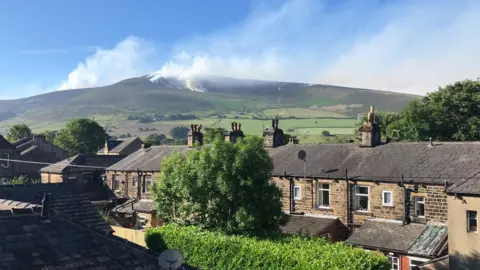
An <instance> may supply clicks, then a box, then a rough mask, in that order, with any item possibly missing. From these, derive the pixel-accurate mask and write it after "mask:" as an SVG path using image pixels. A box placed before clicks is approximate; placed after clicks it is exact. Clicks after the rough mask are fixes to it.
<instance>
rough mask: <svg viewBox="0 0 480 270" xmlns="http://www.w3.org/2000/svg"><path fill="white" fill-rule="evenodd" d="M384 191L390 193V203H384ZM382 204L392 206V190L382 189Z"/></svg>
mask: <svg viewBox="0 0 480 270" xmlns="http://www.w3.org/2000/svg"><path fill="white" fill-rule="evenodd" d="M385 193H390V203H385ZM382 205H383V206H393V191H391V190H384V191H382Z"/></svg>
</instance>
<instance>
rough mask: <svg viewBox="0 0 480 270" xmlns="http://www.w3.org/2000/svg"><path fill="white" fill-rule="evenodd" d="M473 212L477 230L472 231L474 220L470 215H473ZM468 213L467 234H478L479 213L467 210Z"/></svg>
mask: <svg viewBox="0 0 480 270" xmlns="http://www.w3.org/2000/svg"><path fill="white" fill-rule="evenodd" d="M473 212H474V213H475V223H476V226H475V230H472V229H471V228H470V226H471V225H470V220H472V218H471V217H470V215H469V214H470V213H473ZM466 213H467V232H469V233H477V232H478V212H477V211H475V210H467V211H466Z"/></svg>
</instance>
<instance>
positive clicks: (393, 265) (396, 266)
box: [388, 256, 400, 270]
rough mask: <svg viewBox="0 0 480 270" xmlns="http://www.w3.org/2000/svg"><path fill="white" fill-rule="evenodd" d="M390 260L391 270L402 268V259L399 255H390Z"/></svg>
mask: <svg viewBox="0 0 480 270" xmlns="http://www.w3.org/2000/svg"><path fill="white" fill-rule="evenodd" d="M388 261H389V262H390V270H400V260H399V259H398V257H394V256H389V257H388Z"/></svg>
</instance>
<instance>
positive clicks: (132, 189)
mask: <svg viewBox="0 0 480 270" xmlns="http://www.w3.org/2000/svg"><path fill="white" fill-rule="evenodd" d="M114 175H118V176H120V177H121V178H120V179H121V180H123V181H125V183H124V184H122V183H120V184H119V189H118V190H119V192H117V193H116V195H117V196H119V197H124V196H125V197H128V198H137V197H138V185H141V183H142V182H141V181H140V180H139V177H138V174H137V173H131V172H127V173H125V172H112V171H107V172H106V173H105V177H106V179H105V181H106V183H107V185H108V187H109V188H110V189H112V187H113V176H114ZM142 176H151V177H152V180H153V181H156V179H157V177H158V173H154V174H152V173H144V174H142ZM135 178H136V181H135ZM140 192H142V194H141V196H142V199H149V198H151V193H150V192H148V191H147V192H145V193H143V188H142V187H140Z"/></svg>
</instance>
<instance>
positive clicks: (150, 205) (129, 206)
mask: <svg viewBox="0 0 480 270" xmlns="http://www.w3.org/2000/svg"><path fill="white" fill-rule="evenodd" d="M134 211H135V212H141V213H153V212H155V211H156V207H155V202H154V201H153V200H145V199H142V200H128V201H126V202H125V203H124V204H121V205H118V206H116V207H114V208H113V209H112V212H117V213H123V214H132V213H133V212H134Z"/></svg>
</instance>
